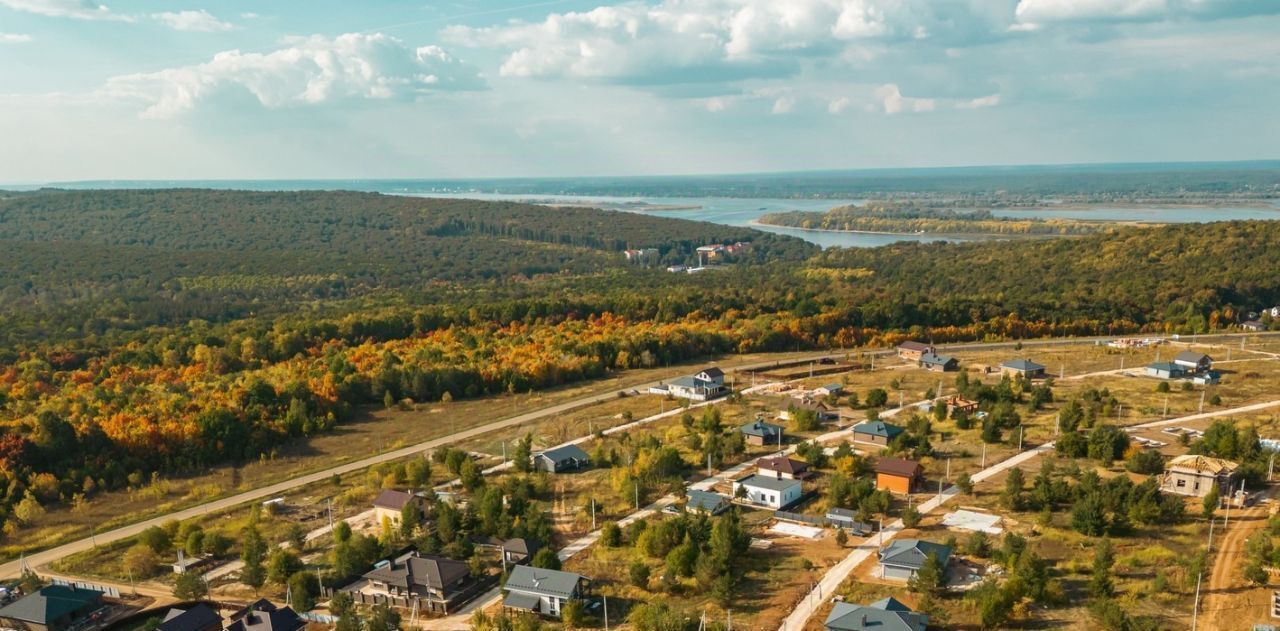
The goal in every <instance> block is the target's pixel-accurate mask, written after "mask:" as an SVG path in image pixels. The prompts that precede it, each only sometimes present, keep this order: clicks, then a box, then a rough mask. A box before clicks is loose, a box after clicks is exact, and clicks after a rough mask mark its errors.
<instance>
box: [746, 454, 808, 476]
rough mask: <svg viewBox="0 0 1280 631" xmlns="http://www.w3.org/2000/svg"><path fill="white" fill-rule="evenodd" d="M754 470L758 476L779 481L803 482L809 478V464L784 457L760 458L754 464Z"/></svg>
mask: <svg viewBox="0 0 1280 631" xmlns="http://www.w3.org/2000/svg"><path fill="white" fill-rule="evenodd" d="M756 469H757V470H758V472H759V473H760V475H765V476H773V477H775V478H778V479H779V480H784V479H785V480H803V479H805V478H807V477H809V463H807V462H804V461H802V460H792V459H791V458H787V457H785V456H776V457H773V458H762V459H761V460H759V461H758V462H756Z"/></svg>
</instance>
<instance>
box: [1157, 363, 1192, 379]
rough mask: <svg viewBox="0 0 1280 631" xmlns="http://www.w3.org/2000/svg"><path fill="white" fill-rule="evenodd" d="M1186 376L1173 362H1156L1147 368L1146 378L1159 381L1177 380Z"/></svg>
mask: <svg viewBox="0 0 1280 631" xmlns="http://www.w3.org/2000/svg"><path fill="white" fill-rule="evenodd" d="M1186 374H1187V371H1186V369H1185V368H1183V367H1182V366H1179V365H1177V364H1175V363H1173V362H1156V363H1154V364H1150V365H1148V366H1147V376H1148V377H1157V378H1159V379H1177V378H1178V377H1182V376H1184V375H1186Z"/></svg>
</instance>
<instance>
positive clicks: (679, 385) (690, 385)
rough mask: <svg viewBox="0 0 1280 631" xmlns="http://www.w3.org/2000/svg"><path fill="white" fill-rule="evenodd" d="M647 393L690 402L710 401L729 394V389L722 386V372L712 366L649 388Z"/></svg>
mask: <svg viewBox="0 0 1280 631" xmlns="http://www.w3.org/2000/svg"><path fill="white" fill-rule="evenodd" d="M649 392H650V393H652V394H662V395H671V396H673V397H679V398H681V399H689V400H690V401H710V400H711V399H715V398H718V397H722V396H724V395H726V394H729V388H728V386H726V385H724V371H723V370H720V369H719V368H716V367H714V366H713V367H711V368H707V369H704V370H702V371H700V372H698V373H697V374H694V375H690V376H688V377H680V378H679V379H673V380H671V381H670V382H669V383H660V384H658V385H656V386H653V387H651V388H649Z"/></svg>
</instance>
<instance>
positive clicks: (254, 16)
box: [240, 12, 259, 20]
mask: <svg viewBox="0 0 1280 631" xmlns="http://www.w3.org/2000/svg"><path fill="white" fill-rule="evenodd" d="M258 17H259V16H258V14H257V13H253V12H246V13H241V14H240V18H241V19H244V20H256V19H258Z"/></svg>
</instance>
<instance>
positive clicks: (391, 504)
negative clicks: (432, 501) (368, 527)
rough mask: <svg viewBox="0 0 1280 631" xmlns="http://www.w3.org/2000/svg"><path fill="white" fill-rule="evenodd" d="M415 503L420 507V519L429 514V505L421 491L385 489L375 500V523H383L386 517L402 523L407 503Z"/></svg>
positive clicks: (396, 522) (395, 522) (392, 521)
mask: <svg viewBox="0 0 1280 631" xmlns="http://www.w3.org/2000/svg"><path fill="white" fill-rule="evenodd" d="M410 503H412V504H414V505H416V506H417V507H418V514H419V518H420V519H425V518H426V516H427V507H426V502H425V499H424V498H423V496H422V494H420V493H412V492H409V491H397V490H395V489H383V490H382V492H381V493H379V494H378V497H377V498H376V499H374V500H373V516H374V521H375V523H382V519H383V518H384V517H385V518H387V519H390V520H391V523H393V524H398V523H400V515H401V513H402V511H404V507H405V505H406V504H410Z"/></svg>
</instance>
